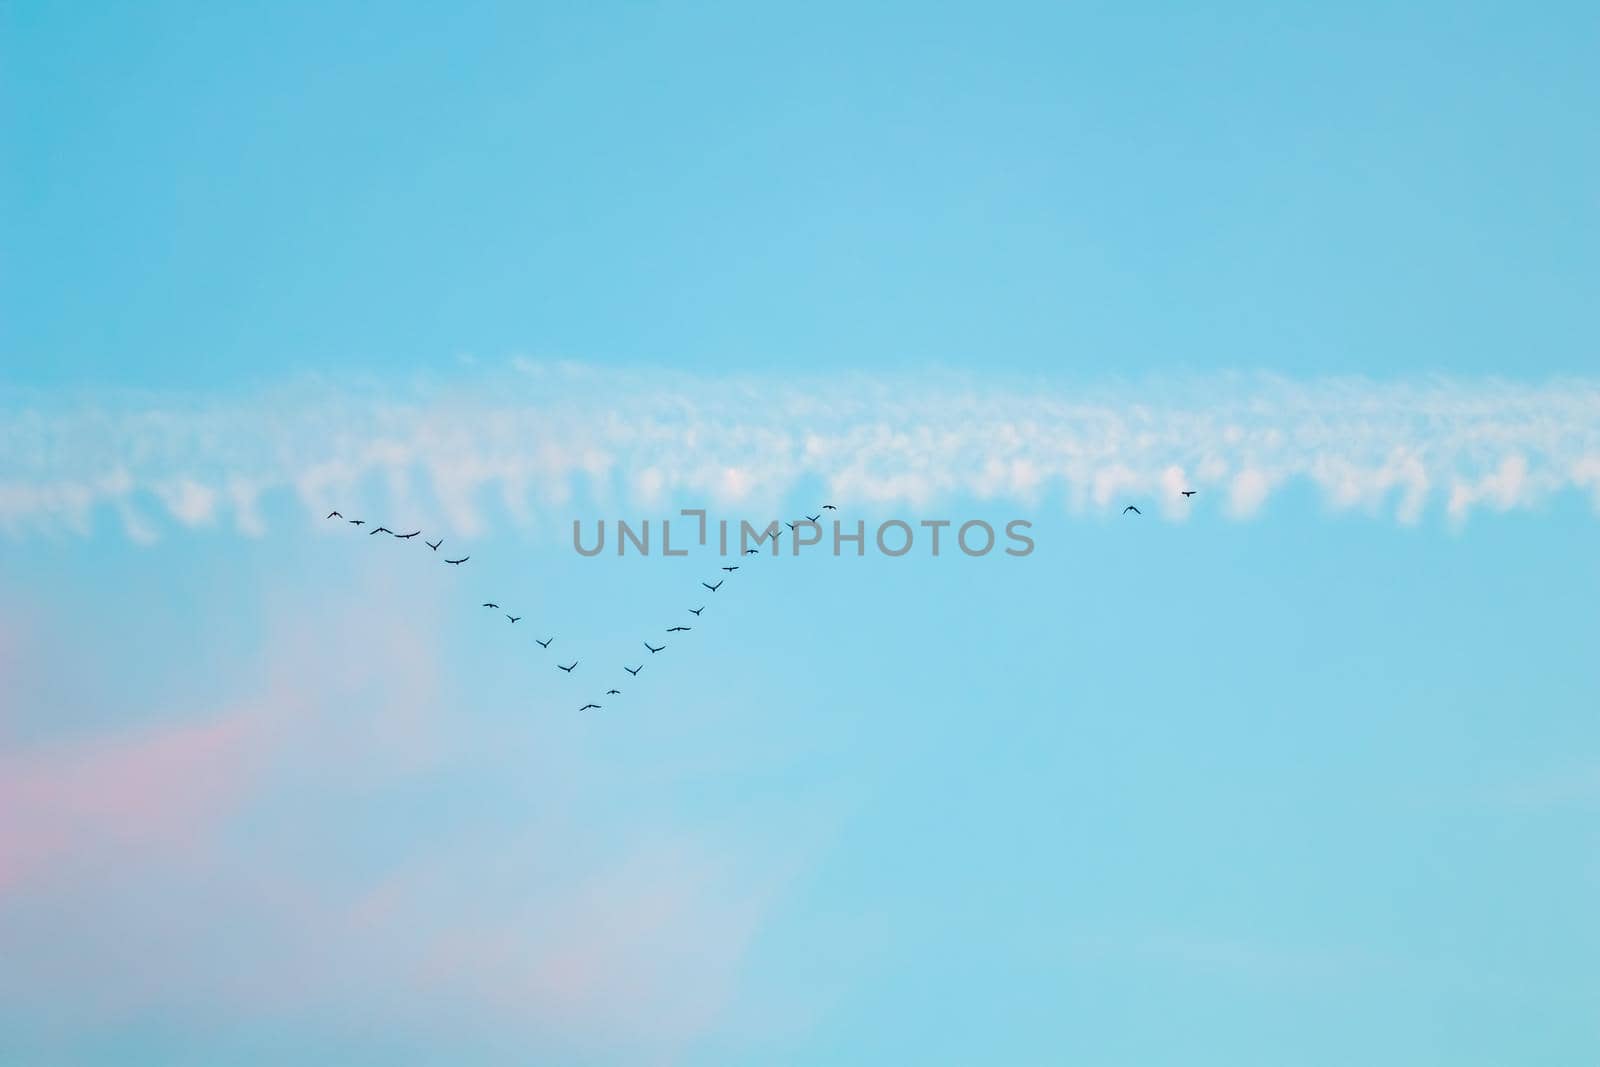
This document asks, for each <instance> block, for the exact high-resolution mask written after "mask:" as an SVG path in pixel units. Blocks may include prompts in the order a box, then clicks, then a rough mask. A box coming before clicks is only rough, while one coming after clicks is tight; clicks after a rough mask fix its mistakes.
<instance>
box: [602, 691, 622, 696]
mask: <svg viewBox="0 0 1600 1067" xmlns="http://www.w3.org/2000/svg"><path fill="white" fill-rule="evenodd" d="M621 695H622V690H620V689H607V690H606V696H608V697H612V696H616V697H619V696H621Z"/></svg>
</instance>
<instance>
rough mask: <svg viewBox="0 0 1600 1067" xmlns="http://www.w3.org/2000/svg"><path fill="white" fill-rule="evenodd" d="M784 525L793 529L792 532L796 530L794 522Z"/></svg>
mask: <svg viewBox="0 0 1600 1067" xmlns="http://www.w3.org/2000/svg"><path fill="white" fill-rule="evenodd" d="M784 525H785V526H787V527H789V529H791V530H792V529H794V523H792V522H786V523H784Z"/></svg>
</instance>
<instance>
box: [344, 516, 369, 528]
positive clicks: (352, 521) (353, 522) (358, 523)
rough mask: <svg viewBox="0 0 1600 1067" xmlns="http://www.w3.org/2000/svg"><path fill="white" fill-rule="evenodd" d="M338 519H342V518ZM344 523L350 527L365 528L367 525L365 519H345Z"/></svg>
mask: <svg viewBox="0 0 1600 1067" xmlns="http://www.w3.org/2000/svg"><path fill="white" fill-rule="evenodd" d="M340 517H341V518H343V516H340ZM344 521H345V522H348V523H349V524H350V525H351V526H365V525H366V524H367V520H366V519H345V520H344Z"/></svg>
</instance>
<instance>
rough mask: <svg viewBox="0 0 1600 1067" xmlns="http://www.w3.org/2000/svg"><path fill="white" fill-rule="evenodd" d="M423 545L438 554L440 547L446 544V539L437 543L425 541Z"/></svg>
mask: <svg viewBox="0 0 1600 1067" xmlns="http://www.w3.org/2000/svg"><path fill="white" fill-rule="evenodd" d="M422 543H423V544H425V545H427V546H428V547H429V548H431V549H433V550H434V551H435V552H437V551H439V546H440V545H442V544H444V538H442V537H441V538H439V540H437V541H424V542H422Z"/></svg>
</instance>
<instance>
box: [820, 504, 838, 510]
mask: <svg viewBox="0 0 1600 1067" xmlns="http://www.w3.org/2000/svg"><path fill="white" fill-rule="evenodd" d="M822 510H823V511H838V510H839V509H838V508H836V507H834V506H833V505H832V504H824V505H822Z"/></svg>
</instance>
